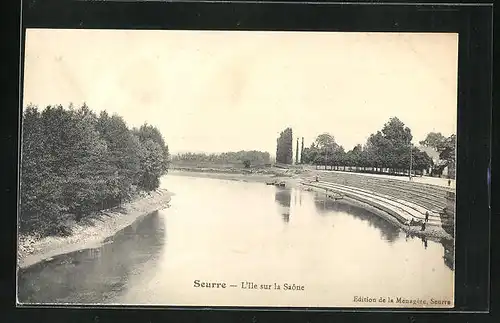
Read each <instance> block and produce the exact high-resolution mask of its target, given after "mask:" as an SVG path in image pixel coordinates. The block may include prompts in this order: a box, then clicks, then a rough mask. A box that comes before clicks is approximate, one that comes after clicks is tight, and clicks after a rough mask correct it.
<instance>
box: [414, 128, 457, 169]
mask: <svg viewBox="0 0 500 323" xmlns="http://www.w3.org/2000/svg"><path fill="white" fill-rule="evenodd" d="M456 141H457V137H456V135H451V136H449V137H445V136H443V135H442V134H441V133H440V132H437V133H436V132H431V133H429V134H428V135H427V137H426V138H425V140H423V141H421V142H420V144H421V145H422V146H425V147H430V148H432V149H434V150H436V151H437V152H438V153H439V159H440V161H439V163H438V165H435V171H436V172H437V173H440V172H442V169H443V168H444V167H448V173H449V175H450V177H453V178H454V177H455V162H456V157H455V156H456Z"/></svg>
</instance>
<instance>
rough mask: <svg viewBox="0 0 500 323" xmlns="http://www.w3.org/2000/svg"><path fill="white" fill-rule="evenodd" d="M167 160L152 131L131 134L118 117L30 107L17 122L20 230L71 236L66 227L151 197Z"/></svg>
mask: <svg viewBox="0 0 500 323" xmlns="http://www.w3.org/2000/svg"><path fill="white" fill-rule="evenodd" d="M168 159H169V152H168V146H167V145H166V144H165V142H164V140H163V137H162V135H161V133H160V132H159V131H158V129H157V128H155V127H154V126H151V125H148V124H144V125H143V126H141V127H140V128H139V129H136V128H133V129H129V128H128V127H127V125H126V123H125V122H124V120H123V118H122V117H120V116H118V115H112V116H110V115H108V113H107V112H106V111H103V112H101V113H100V114H99V116H98V115H96V114H95V113H94V112H93V111H91V110H89V108H88V107H87V106H86V105H85V104H84V105H83V106H82V107H80V108H74V107H73V106H72V105H70V106H69V108H67V109H65V108H63V107H62V106H61V105H59V106H48V107H46V108H45V109H43V110H41V111H40V110H39V109H38V108H37V107H36V106H32V105H29V106H28V107H26V109H25V110H24V113H23V120H22V146H21V176H20V179H21V184H20V185H21V187H20V197H21V198H20V214H19V230H20V232H21V233H30V234H38V235H41V236H47V235H67V234H70V233H71V232H70V229H69V226H68V225H67V224H68V223H69V222H71V221H82V220H84V219H85V218H87V217H88V216H89V215H90V214H92V213H94V212H96V211H99V210H103V209H109V208H113V207H116V206H119V205H120V204H121V203H123V202H125V201H128V200H130V199H131V198H133V197H135V196H136V195H137V194H138V192H141V191H146V192H148V191H152V190H155V189H157V188H158V186H159V178H160V176H162V175H164V174H165V173H166V172H167V170H168Z"/></svg>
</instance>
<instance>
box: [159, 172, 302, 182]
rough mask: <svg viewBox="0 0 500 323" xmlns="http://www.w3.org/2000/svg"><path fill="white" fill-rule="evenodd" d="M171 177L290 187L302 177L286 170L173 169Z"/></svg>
mask: <svg viewBox="0 0 500 323" xmlns="http://www.w3.org/2000/svg"><path fill="white" fill-rule="evenodd" d="M168 174H169V175H174V176H188V177H203V178H213V179H222V180H231V181H240V182H259V183H266V182H274V181H279V182H285V183H286V184H288V185H296V183H297V179H299V178H300V176H299V175H298V174H296V173H293V172H287V171H286V170H265V171H260V172H259V171H255V172H245V171H244V170H243V169H241V170H231V171H227V170H224V169H219V170H216V169H209V170H205V169H197V168H190V169H173V170H170V171H169V172H168Z"/></svg>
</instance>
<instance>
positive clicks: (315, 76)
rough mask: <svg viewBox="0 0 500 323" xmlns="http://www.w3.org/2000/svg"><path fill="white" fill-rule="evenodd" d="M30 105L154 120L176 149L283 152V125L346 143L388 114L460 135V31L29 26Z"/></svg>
mask: <svg viewBox="0 0 500 323" xmlns="http://www.w3.org/2000/svg"><path fill="white" fill-rule="evenodd" d="M25 53H26V56H25V74H24V100H23V101H24V102H23V105H24V106H26V105H27V104H28V103H32V104H35V105H38V106H40V107H44V106H46V105H49V104H62V105H65V106H66V105H68V104H69V103H70V102H73V103H74V104H75V105H79V104H81V103H83V102H86V103H87V105H88V106H89V107H90V108H91V109H93V110H95V111H96V112H99V111H101V110H107V111H108V112H110V113H117V114H119V115H121V116H123V117H124V119H125V121H126V122H127V123H128V124H129V126H140V125H141V124H143V123H144V122H147V123H149V124H153V125H156V126H157V127H158V128H159V129H160V131H161V132H162V134H163V135H164V137H165V140H166V142H167V143H168V145H169V147H170V149H171V151H172V152H174V153H175V152H184V151H205V152H222V151H235V150H253V149H255V150H264V151H269V152H270V153H271V154H274V152H275V149H276V147H275V145H276V138H277V136H278V134H279V132H280V131H281V130H283V129H284V128H286V127H292V129H293V132H294V136H297V137H305V144H306V146H308V145H309V144H310V142H311V141H312V140H314V137H315V136H316V135H318V134H320V133H323V132H330V133H331V134H333V135H334V136H335V139H336V140H337V142H338V143H339V144H341V145H343V146H344V147H345V148H346V150H348V149H351V148H352V147H353V146H354V145H356V144H358V143H361V144H364V143H365V142H366V139H367V137H368V136H369V135H370V134H371V133H373V132H376V131H377V130H379V129H381V128H382V126H383V125H384V123H385V122H386V121H388V119H389V118H390V117H393V116H397V117H398V118H400V119H401V120H402V121H403V122H404V123H405V124H406V125H407V126H409V127H410V128H411V130H412V133H413V136H414V140H413V142H414V143H418V141H420V140H422V139H424V138H425V136H426V134H427V133H428V132H430V131H438V132H442V133H443V134H444V135H450V134H451V133H455V132H456V130H455V129H456V110H457V66H458V65H457V64H458V35H457V34H391V33H325V32H324V33H312V32H311V33H309V32H239V31H238V32H236V31H232V32H215V31H203V32H202V31H138V30H127V31H124V30H121V31H119V30H105V31H104V30H53V29H36V30H34V29H31V30H28V31H27V36H26V51H25Z"/></svg>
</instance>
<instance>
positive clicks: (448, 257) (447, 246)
mask: <svg viewBox="0 0 500 323" xmlns="http://www.w3.org/2000/svg"><path fill="white" fill-rule="evenodd" d="M441 244H442V245H443V247H444V255H443V259H444V263H445V265H446V267H448V268H450V269H451V270H454V269H455V253H454V252H453V249H454V245H453V241H449V240H444V239H442V240H441Z"/></svg>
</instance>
